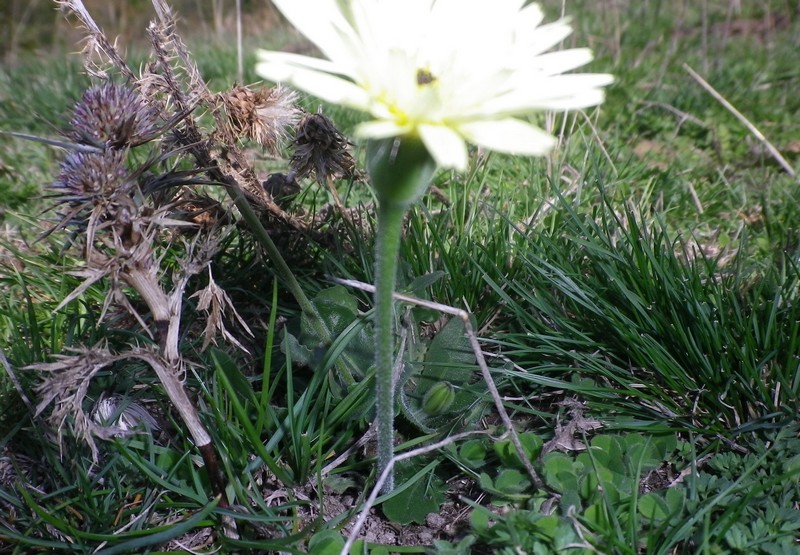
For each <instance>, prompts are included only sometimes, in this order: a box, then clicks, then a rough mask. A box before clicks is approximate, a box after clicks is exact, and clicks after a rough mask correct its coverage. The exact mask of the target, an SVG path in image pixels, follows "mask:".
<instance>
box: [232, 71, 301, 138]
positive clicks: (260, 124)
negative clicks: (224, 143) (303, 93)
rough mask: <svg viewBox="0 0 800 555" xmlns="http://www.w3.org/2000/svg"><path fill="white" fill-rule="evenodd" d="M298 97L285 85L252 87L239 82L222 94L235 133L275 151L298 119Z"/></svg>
mask: <svg viewBox="0 0 800 555" xmlns="http://www.w3.org/2000/svg"><path fill="white" fill-rule="evenodd" d="M296 98H297V93H295V92H293V91H289V90H288V89H284V88H282V87H275V88H272V89H259V90H256V91H253V90H251V89H249V88H248V87H243V86H236V87H234V88H233V89H231V90H230V91H228V92H227V93H224V94H223V95H222V101H223V102H224V104H225V110H226V111H227V113H228V119H229V121H230V125H231V129H232V131H233V133H234V134H235V135H239V136H245V137H247V138H249V139H251V140H253V141H255V142H257V143H258V144H259V145H261V146H262V147H264V148H266V149H269V150H273V151H275V150H277V149H278V148H279V146H280V144H281V142H283V140H285V139H286V129H287V128H288V127H290V126H292V125H294V124H295V123H296V122H297V113H298V112H297V108H295V106H294V102H295V99H296Z"/></svg>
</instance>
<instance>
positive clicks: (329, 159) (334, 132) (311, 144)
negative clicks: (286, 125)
mask: <svg viewBox="0 0 800 555" xmlns="http://www.w3.org/2000/svg"><path fill="white" fill-rule="evenodd" d="M348 145H349V143H348V142H347V139H346V138H345V137H344V135H342V134H341V133H340V132H339V130H338V129H336V126H335V125H334V124H333V122H332V121H331V120H330V119H329V118H328V117H327V116H325V115H324V114H322V113H317V114H307V115H306V116H305V117H304V118H303V119H302V120H300V123H298V124H297V132H296V135H295V139H294V141H293V143H292V146H293V147H294V154H292V160H291V163H290V165H291V168H292V171H293V172H294V173H295V175H296V177H297V178H298V179H303V178H304V177H308V176H310V175H314V177H315V178H316V179H317V181H319V182H320V183H324V182H325V180H326V179H328V178H336V177H352V176H353V175H354V172H355V165H356V164H355V160H353V157H352V156H350V153H349V152H348V151H347V147H348Z"/></svg>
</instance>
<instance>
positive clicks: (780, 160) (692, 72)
mask: <svg viewBox="0 0 800 555" xmlns="http://www.w3.org/2000/svg"><path fill="white" fill-rule="evenodd" d="M683 69H685V70H686V72H687V73H688V74H689V75H691V76H692V79H694V80H695V81H697V82H698V83H699V84H700V86H701V87H703V88H704V89H705V90H706V91H708V94H710V95H711V96H713V97H714V99H716V100H717V102H719V103H720V104H722V105H723V106H724V107H725V109H726V110H728V111H729V112H730V113H731V114H733V115H734V117H735V118H736V119H738V120H739V121H740V122H742V124H743V125H744V126H745V127H747V129H748V131H750V133H752V134H753V136H754V137H755V138H756V139H758V140H759V141H760V142H761V144H763V145H764V147H765V148H766V149H767V151H769V153H770V154H771V155H772V157H773V158H774V159H775V161H776V162H778V164H780V166H781V167H782V168H783V169H784V171H786V173H788V174H789V175H791V176H792V177H797V173H796V172H795V171H794V168H792V166H791V165H790V164H789V162H787V161H786V158H784V157H783V155H782V154H781V153H780V151H778V149H777V148H775V146H774V145H773V144H772V143H770V142H769V141H768V140H767V138H766V137H765V136H764V134H763V133H762V132H761V131H759V130H758V128H757V127H756V126H755V125H753V124H752V123H750V120H748V119H747V118H746V117H745V116H744V114H742V113H741V112H740V111H739V110H737V109H736V108H735V107H734V106H733V104H731V103H730V102H728V101H727V100H726V99H725V97H724V96H722V95H721V94H720V93H718V92H717V90H716V89H715V88H714V87H712V86H711V85H710V84H709V83H708V81H706V80H705V79H703V78H702V77H701V76H700V75H699V74H698V73H697V72H696V71H695V70H693V69H692V68H691V67H689V65H688V64H683Z"/></svg>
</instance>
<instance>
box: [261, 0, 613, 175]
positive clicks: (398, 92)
mask: <svg viewBox="0 0 800 555" xmlns="http://www.w3.org/2000/svg"><path fill="white" fill-rule="evenodd" d="M273 3H274V4H275V5H276V6H277V7H278V8H279V9H280V10H281V12H282V13H283V14H284V15H285V16H286V17H287V19H288V20H289V21H290V22H291V23H292V24H293V25H294V26H295V27H297V29H299V30H300V31H301V32H302V33H303V34H304V35H306V37H308V38H309V39H310V40H311V41H313V42H314V43H315V44H316V45H317V46H318V47H319V49H320V50H321V52H322V53H323V55H324V56H325V57H326V58H327V60H323V59H319V58H310V57H307V56H300V55H297V54H290V53H283V52H267V51H263V50H262V51H259V53H258V56H259V60H260V61H259V63H258V65H257V66H256V71H257V72H258V73H259V74H260V75H261V76H262V77H264V78H266V79H269V80H271V81H275V82H286V83H290V84H292V85H294V86H295V87H297V88H299V89H302V90H304V91H306V92H308V93H310V94H313V95H315V96H317V97H319V98H322V99H324V100H326V101H328V102H333V103H337V104H342V105H345V106H350V107H352V108H356V109H359V110H363V111H366V112H369V113H370V114H371V115H372V116H373V118H374V119H373V120H372V121H368V122H365V123H363V124H361V125H360V126H359V127H358V128H357V130H356V134H357V135H358V136H361V137H364V138H370V139H382V138H387V137H395V136H404V135H411V136H418V137H419V138H420V139H421V140H422V141H423V143H424V144H425V146H426V148H427V149H428V150H429V151H430V153H431V155H432V156H433V158H434V159H435V160H436V162H437V164H438V165H439V166H441V167H445V168H456V169H458V170H463V169H464V168H466V165H467V148H466V142H471V143H474V144H477V145H480V146H482V147H485V148H488V149H491V150H497V151H501V152H509V153H515V154H527V155H539V154H544V153H546V152H548V151H549V149H550V148H551V147H552V146H553V144H554V143H555V139H554V138H553V137H552V136H550V135H549V134H547V133H546V132H544V131H543V130H541V129H539V128H538V127H536V126H534V125H532V124H530V123H529V122H527V121H525V120H522V119H519V118H518V116H523V115H525V114H528V113H530V112H533V111H536V110H568V109H578V108H586V107H589V106H594V105H596V104H599V103H600V102H602V100H603V91H602V87H603V86H605V85H608V84H609V83H611V81H612V78H611V76H610V75H605V74H588V73H587V74H565V72H568V71H571V70H573V69H575V68H577V67H580V66H582V65H584V64H586V63H587V62H589V61H590V60H591V59H592V54H591V52H590V51H589V50H588V49H584V48H577V49H570V50H562V51H557V52H548V51H549V50H551V49H552V48H553V47H554V46H556V45H557V44H558V43H559V42H561V41H562V40H563V39H564V38H565V37H567V36H568V35H569V34H570V32H571V29H570V27H569V24H568V22H567V21H566V20H563V19H562V20H559V21H556V22H554V23H550V24H546V25H542V21H543V18H544V16H543V14H542V11H541V9H540V8H539V6H538V5H536V4H529V5H527V6H524V4H525V2H524V0H273Z"/></svg>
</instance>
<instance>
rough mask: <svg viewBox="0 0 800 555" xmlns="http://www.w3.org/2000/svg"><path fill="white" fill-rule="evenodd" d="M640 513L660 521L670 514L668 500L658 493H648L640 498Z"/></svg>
mask: <svg viewBox="0 0 800 555" xmlns="http://www.w3.org/2000/svg"><path fill="white" fill-rule="evenodd" d="M639 513H640V514H641V515H642V516H643V517H645V518H647V519H649V520H652V521H656V522H660V521H663V520H666V519H667V518H669V516H670V512H669V507H668V506H667V503H666V501H664V499H663V498H662V497H661V495H659V494H658V493H654V492H651V493H648V494H646V495H643V496H642V497H640V498H639Z"/></svg>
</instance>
